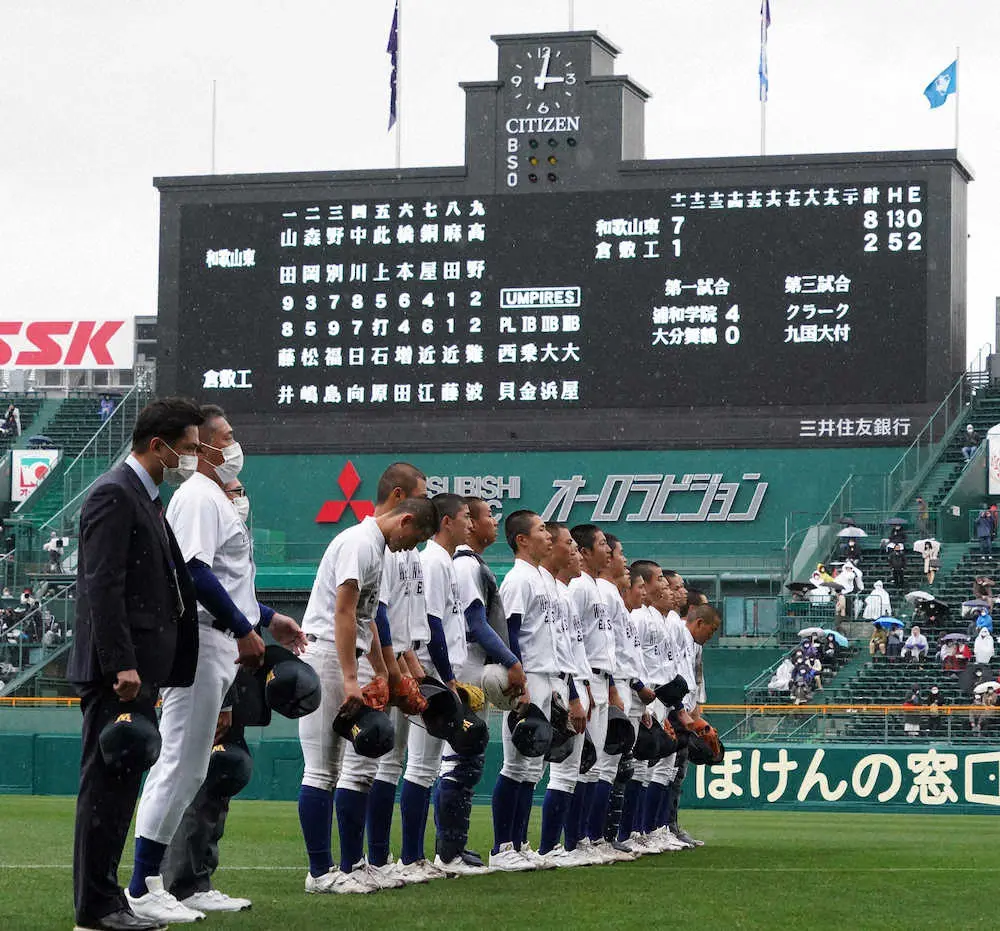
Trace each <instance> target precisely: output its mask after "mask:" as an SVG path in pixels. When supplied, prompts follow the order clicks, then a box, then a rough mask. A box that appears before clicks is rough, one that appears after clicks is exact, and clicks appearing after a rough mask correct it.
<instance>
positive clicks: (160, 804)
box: [127, 405, 302, 923]
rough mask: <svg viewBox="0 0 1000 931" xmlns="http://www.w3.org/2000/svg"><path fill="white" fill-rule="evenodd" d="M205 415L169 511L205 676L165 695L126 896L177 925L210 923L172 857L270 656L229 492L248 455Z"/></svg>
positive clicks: (218, 414)
mask: <svg viewBox="0 0 1000 931" xmlns="http://www.w3.org/2000/svg"><path fill="white" fill-rule="evenodd" d="M202 413H203V414H204V416H205V422H204V423H203V424H202V426H201V427H200V428H199V432H198V437H199V441H200V443H201V447H200V451H199V459H198V471H197V472H196V473H195V474H194V475H192V476H191V477H190V478H189V479H188V480H187V481H186V482H184V484H183V485H181V487H180V488H179V489H178V490H177V492H176V493H175V494H174V496H173V497H172V498H171V500H170V504H169V505H168V507H167V511H166V519H167V521H168V522H169V524H170V526H171V529H172V530H173V531H174V535H175V536H176V537H177V542H178V545H179V546H180V550H181V553H182V554H183V557H184V561H185V563H186V564H187V567H188V570H189V572H190V574H191V578H192V580H193V581H194V585H195V591H196V594H197V596H198V602H199V604H198V622H199V624H200V634H199V647H198V668H197V672H196V674H195V679H194V683H193V685H192V686H191V687H190V688H170V689H164V690H163V692H162V699H163V710H162V716H161V719H160V732H161V734H162V737H163V749H162V751H161V753H160V758H159V760H157V762H156V764H155V765H154V766H153V768H152V769H151V770H150V772H149V776H148V777H147V779H146V785H145V788H144V790H143V794H142V798H141V800H140V801H139V807H138V810H137V812H136V846H135V867H134V870H133V873H132V880H131V882H130V884H129V889H128V892H127V896H128V901H129V904H130V905H131V907H132V910H133V911H134V912H135V913H136V914H137V915H140V916H142V917H144V918H150V919H157V920H162V921H170V922H174V923H182V922H190V921H195V920H198V919H199V918H201V917H204V915H203V913H202V912H200V911H197V910H194V909H190V908H187V907H186V906H184V905H182V904H181V903H179V902H178V901H177V899H176V898H174V896H172V895H170V893H168V892H166V891H165V890H164V889H163V882H162V877H161V876H160V875H159V873H160V864H161V862H162V860H163V855H164V853H165V851H166V848H167V845H168V844H169V843H170V840H171V838H172V837H173V836H174V832H175V831H176V830H177V827H178V825H179V824H180V822H181V819H182V818H183V816H184V811H185V809H186V808H187V806H188V805H189V804H190V803H191V801H192V800H193V799H194V797H195V796H196V795H197V793H198V789H199V788H200V787H201V784H202V782H204V780H205V775H206V773H207V772H208V763H209V757H210V755H211V752H212V744H213V739H214V737H215V729H216V725H217V723H218V717H219V712H220V710H221V709H222V703H223V699H224V698H225V695H226V693H227V692H228V691H229V688H230V686H231V685H232V684H233V680H234V679H235V678H236V667H237V665H238V664H244V665H246V666H248V667H250V668H255V667H256V666H258V665H260V662H261V659H262V657H263V655H264V641H263V640H261V638H260V636H259V635H258V634H257V633H256V632H255V630H254V627H255V626H256V625H257V624H258V622H259V621H260V619H261V611H260V606H259V605H258V603H257V594H256V590H255V588H254V566H253V555H252V545H251V541H250V534H249V531H248V530H247V527H246V525H245V524H244V523H243V521H242V520H240V518H239V515H238V514H237V513H236V510H235V508H234V507H233V505H232V502H231V501H230V500H229V498H228V496H227V495H226V493H225V491H224V486H225V484H226V483H227V482H230V481H232V480H233V479H235V478H236V476H237V475H238V474H239V472H240V469H241V468H242V466H243V451H242V449H241V447H240V445H239V443H237V442H236V441H235V440H234V438H233V430H232V427H231V426H230V424H229V422H228V421H227V420H226V416H225V412H224V411H223V410H222V409H221V408H219V407H216V406H214V405H206V406H205V407H203V408H202ZM271 615H273V612H269V617H270V619H271V623H272V630H273V633H274V634H275V636H276V638H277V639H278V640H279V641H281V642H283V643H284V644H286V645H288V646H290V647H293V648H296V649H299V648H301V643H300V639H301V636H302V632H301V631H300V630H299V627H298V625H297V624H296V623H295V622H294V621H293V620H292V619H291V618H288V617H285V616H284V615H273V617H272V616H271Z"/></svg>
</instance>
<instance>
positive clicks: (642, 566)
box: [628, 559, 660, 582]
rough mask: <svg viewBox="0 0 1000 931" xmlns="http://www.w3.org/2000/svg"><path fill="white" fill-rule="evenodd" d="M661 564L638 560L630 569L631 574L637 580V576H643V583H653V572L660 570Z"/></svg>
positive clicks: (648, 560)
mask: <svg viewBox="0 0 1000 931" xmlns="http://www.w3.org/2000/svg"><path fill="white" fill-rule="evenodd" d="M659 568H660V564H659V563H658V562H653V560H652V559H637V560H635V562H633V563H632V565H631V566H629V567H628V571H629V574H630V575H631V576H632V577H633V578H635V576H636V575H641V576H642V578H643V581H645V582H652V581H653V570H654V569H659Z"/></svg>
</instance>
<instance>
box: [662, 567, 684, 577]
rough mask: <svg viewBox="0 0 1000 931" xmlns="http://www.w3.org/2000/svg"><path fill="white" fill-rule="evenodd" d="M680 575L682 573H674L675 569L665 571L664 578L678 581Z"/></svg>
mask: <svg viewBox="0 0 1000 931" xmlns="http://www.w3.org/2000/svg"><path fill="white" fill-rule="evenodd" d="M679 575H680V573H679V572H674V570H673V569H664V570H663V578H665V579H676V578H677V576H679Z"/></svg>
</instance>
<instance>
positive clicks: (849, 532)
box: [837, 526, 868, 537]
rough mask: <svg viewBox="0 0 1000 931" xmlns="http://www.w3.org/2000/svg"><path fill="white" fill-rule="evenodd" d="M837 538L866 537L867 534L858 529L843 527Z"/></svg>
mask: <svg viewBox="0 0 1000 931" xmlns="http://www.w3.org/2000/svg"><path fill="white" fill-rule="evenodd" d="M837 536H838V537H867V536H868V534H867V533H865V532H864V531H863V530H862V529H861V528H860V527H853V526H852V527H845V528H844V529H843V530H841V531H840V532H839V533H838V534H837Z"/></svg>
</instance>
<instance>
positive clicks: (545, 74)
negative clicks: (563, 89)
mask: <svg viewBox="0 0 1000 931" xmlns="http://www.w3.org/2000/svg"><path fill="white" fill-rule="evenodd" d="M551 57H552V50H551V49H548V48H547V49H545V53H544V55H543V56H542V70H541V71H539V72H538V74H537V75H535V77H534V82H535V87H537V88H538V89H539V90H540V91H543V90H545V87H546V85H548V84H561V83H562V82H563V81H564V80H565V78H563V77H562V76H561V75H552V76H551V77H550V76H549V59H550V58H551Z"/></svg>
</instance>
